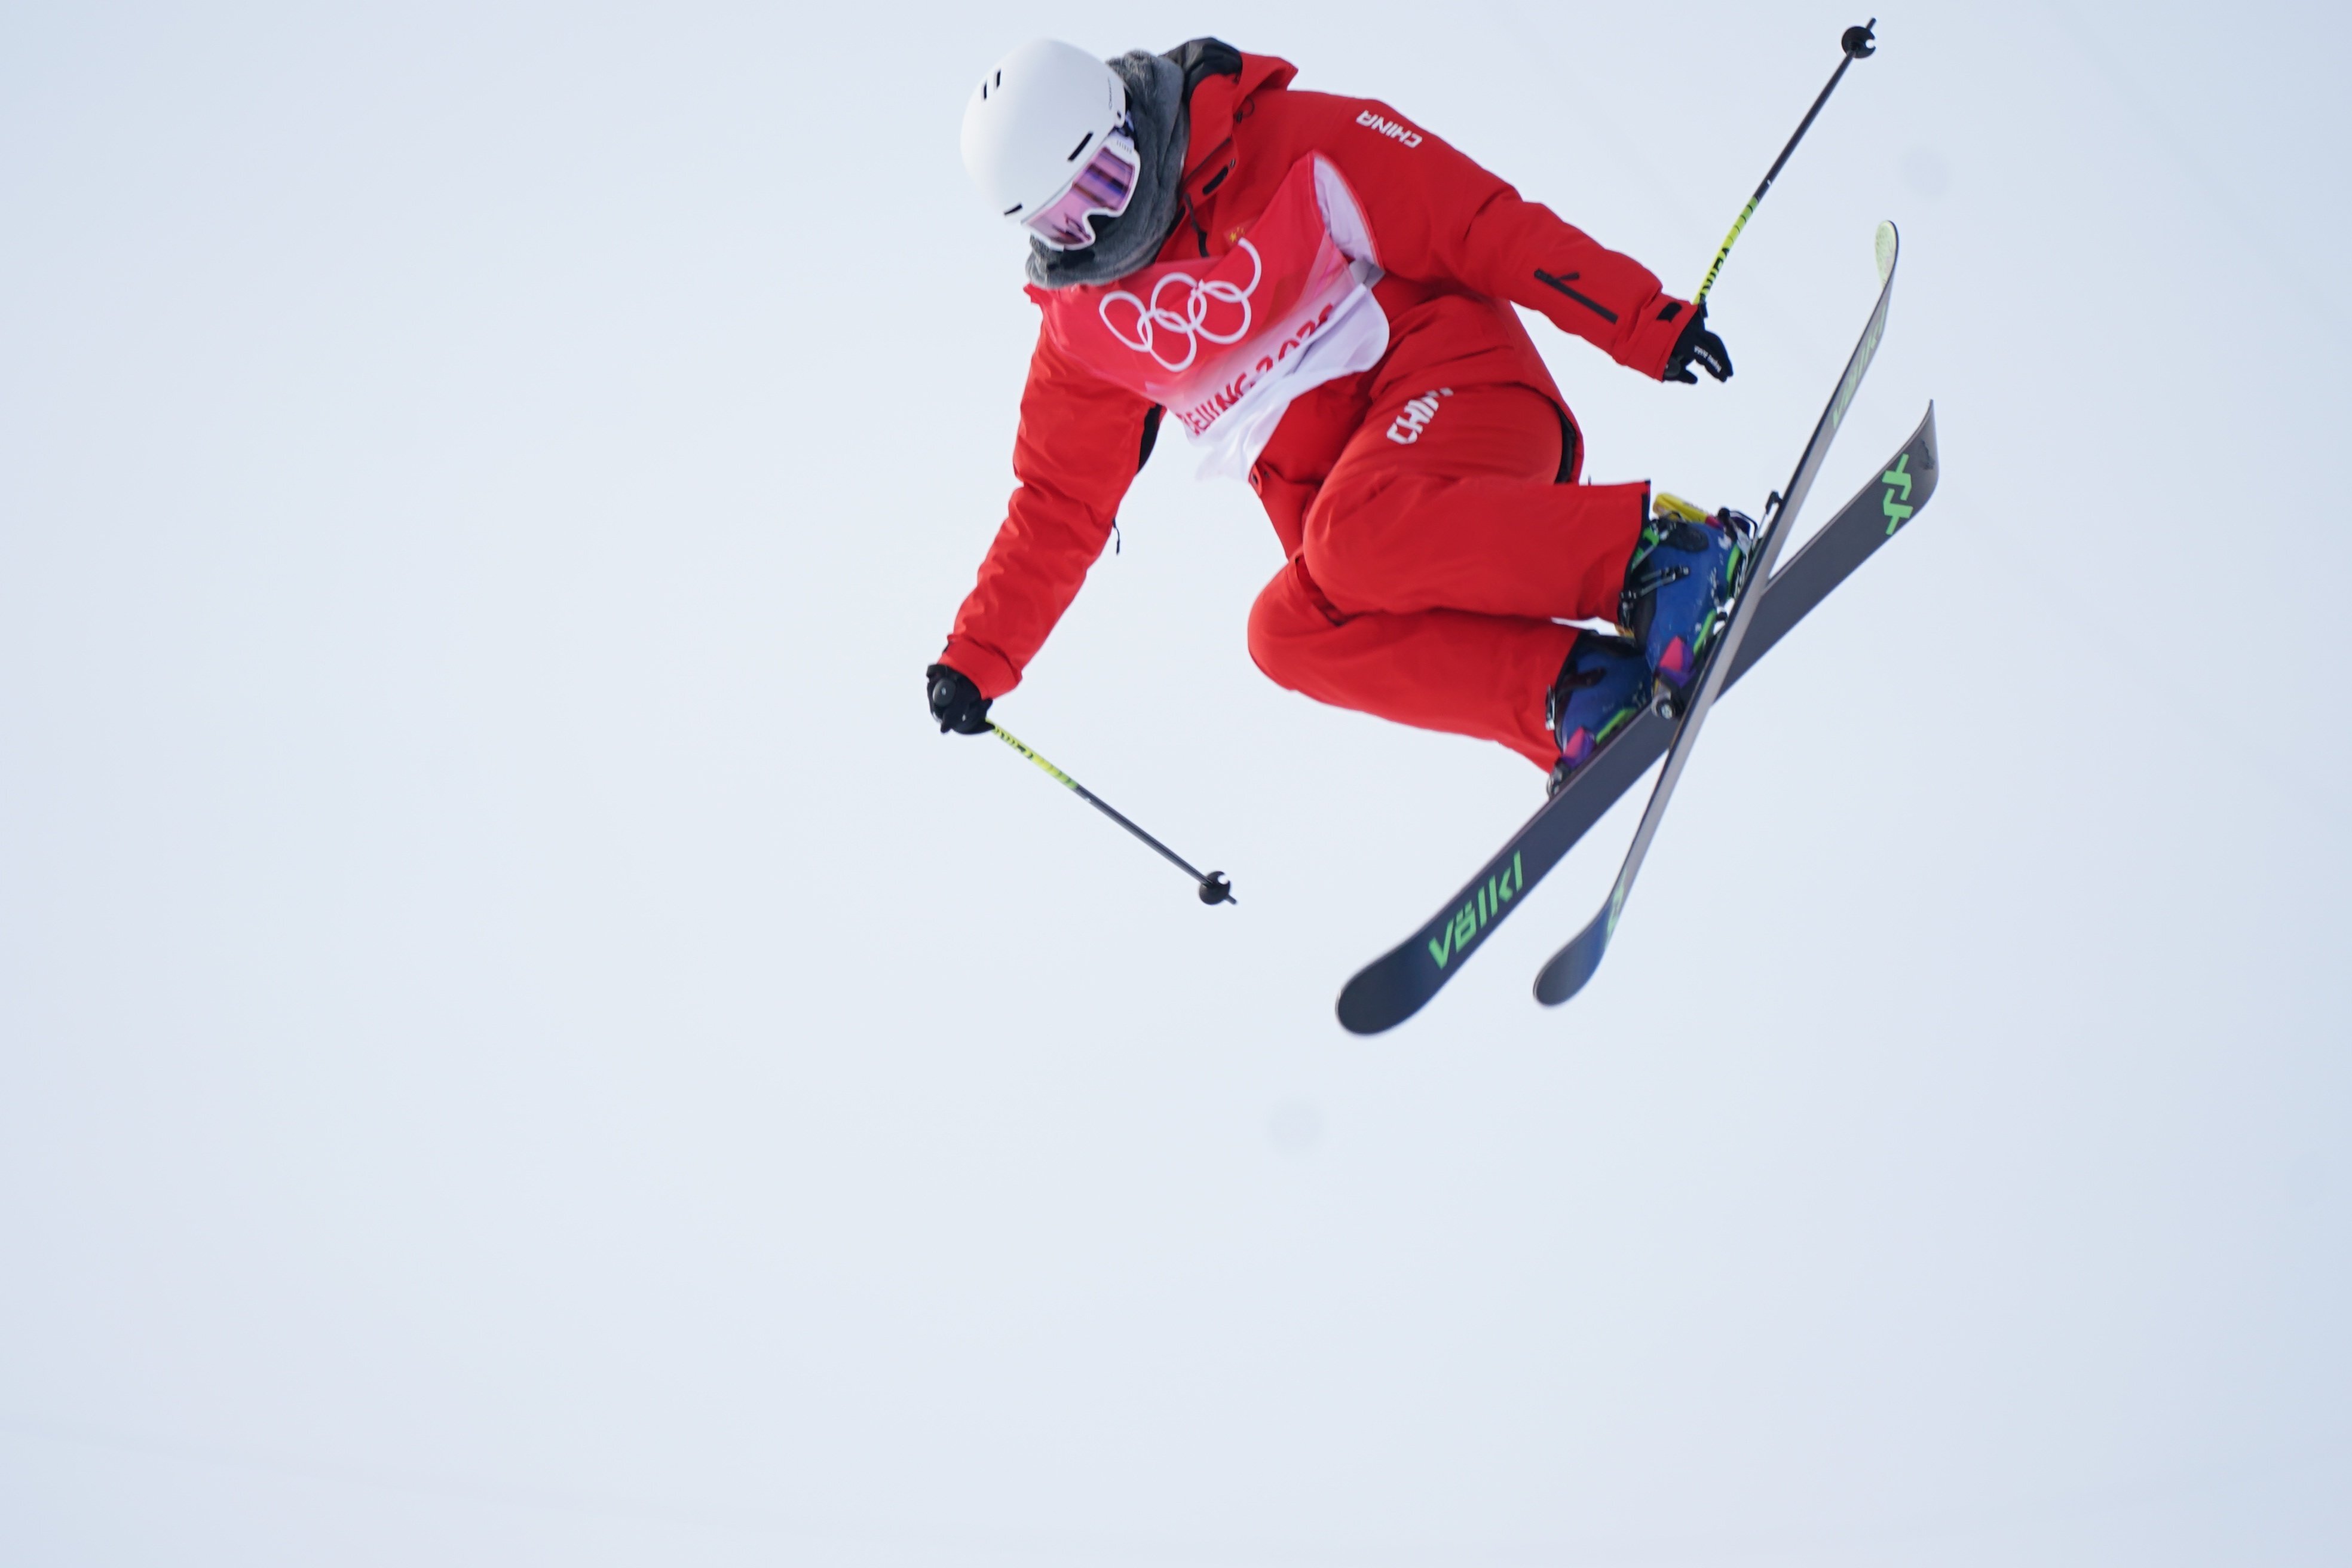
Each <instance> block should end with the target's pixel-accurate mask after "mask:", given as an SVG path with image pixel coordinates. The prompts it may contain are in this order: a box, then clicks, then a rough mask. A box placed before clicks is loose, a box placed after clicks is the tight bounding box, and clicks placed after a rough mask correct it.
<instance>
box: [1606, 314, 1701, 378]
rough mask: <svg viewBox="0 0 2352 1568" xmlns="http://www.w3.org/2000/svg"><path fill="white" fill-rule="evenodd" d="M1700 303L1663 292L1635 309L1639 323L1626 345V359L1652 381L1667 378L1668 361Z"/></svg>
mask: <svg viewBox="0 0 2352 1568" xmlns="http://www.w3.org/2000/svg"><path fill="white" fill-rule="evenodd" d="M1696 309H1697V307H1696V306H1695V305H1693V304H1692V303H1691V302H1690V301H1689V300H1677V299H1675V297H1674V296H1673V295H1672V294H1660V295H1657V296H1656V297H1655V298H1654V299H1652V300H1650V301H1649V302H1648V303H1647V304H1645V305H1643V307H1642V308H1641V310H1638V311H1636V312H1635V313H1634V320H1635V321H1636V322H1637V323H1638V325H1636V326H1635V328H1634V330H1633V337H1632V340H1631V341H1630V342H1627V343H1626V345H1625V355H1624V360H1623V363H1624V364H1625V366H1626V368H1628V369H1630V370H1638V371H1640V372H1641V373H1642V374H1643V375H1646V376H1648V377H1649V378H1650V379H1651V380H1652V381H1664V379H1665V376H1666V362H1667V361H1668V360H1670V359H1672V358H1674V357H1675V344H1676V343H1677V342H1681V341H1682V335H1683V329H1684V328H1685V327H1687V326H1689V325H1690V322H1691V312H1692V311H1693V310H1696Z"/></svg>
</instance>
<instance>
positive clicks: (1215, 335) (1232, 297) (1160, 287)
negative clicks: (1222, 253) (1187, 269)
mask: <svg viewBox="0 0 2352 1568" xmlns="http://www.w3.org/2000/svg"><path fill="white" fill-rule="evenodd" d="M1241 247H1242V248H1243V249H1244V250H1246V251H1248V252H1249V255H1250V280H1249V281H1248V282H1247V283H1240V284H1235V283H1224V282H1220V281H1218V280H1216V279H1211V280H1210V281H1208V282H1206V283H1203V282H1201V281H1200V280H1199V279H1195V278H1192V277H1191V276H1189V275H1187V274H1185V273H1182V272H1171V273H1169V274H1168V275H1167V276H1166V277H1165V278H1162V279H1160V281H1159V282H1157V283H1154V284H1153V285H1152V286H1151V298H1150V300H1144V299H1141V298H1139V297H1138V296H1136V295H1133V294H1130V293H1129V292H1128V291H1127V290H1126V289H1117V290H1115V291H1113V292H1112V293H1109V294H1106V295H1104V296H1103V302H1102V303H1101V305H1099V306H1098V307H1097V309H1096V314H1097V315H1099V316H1100V317H1101V318H1102V324H1103V326H1104V327H1105V328H1107V329H1108V331H1109V332H1110V335H1111V336H1112V337H1115V338H1117V339H1118V341H1119V342H1122V343H1125V344H1126V345H1127V346H1128V347H1129V348H1131V349H1133V350H1134V351H1135V352H1136V353H1141V354H1150V356H1151V357H1152V358H1153V359H1155V360H1157V361H1159V362H1160V368H1162V369H1163V370H1171V371H1176V370H1183V369H1185V368H1187V367H1188V366H1190V365H1191V364H1192V362H1193V361H1194V360H1195V359H1197V358H1199V357H1200V353H1201V344H1202V342H1212V343H1220V344H1223V343H1237V342H1241V341H1242V339H1243V338H1244V337H1245V336H1247V335H1248V333H1249V330H1250V296H1251V295H1253V294H1255V293H1256V292H1257V286H1258V282H1259V280H1260V279H1263V278H1264V277H1265V260H1264V258H1261V257H1260V256H1259V255H1258V253H1257V247H1256V246H1255V245H1252V244H1251V243H1250V242H1249V241H1248V240H1246V239H1244V240H1243V241H1242V242H1241ZM1180 286H1181V287H1182V288H1183V289H1186V290H1188V292H1187V293H1185V294H1184V295H1183V296H1182V300H1183V309H1182V310H1170V309H1169V308H1168V307H1167V306H1165V305H1162V304H1161V303H1160V296H1161V295H1162V294H1164V293H1166V292H1167V291H1168V290H1169V289H1174V288H1178V287H1180ZM1120 300H1125V301H1126V302H1127V303H1128V304H1129V305H1132V306H1134V307H1135V324H1134V327H1133V328H1132V329H1131V331H1132V335H1130V334H1129V332H1125V331H1120V330H1119V327H1118V322H1116V321H1112V320H1111V318H1110V308H1111V306H1113V305H1114V304H1117V303H1118V301H1120ZM1212 303H1214V304H1220V305H1239V306H1240V307H1241V308H1242V321H1241V325H1240V326H1238V327H1235V328H1234V330H1233V331H1230V332H1220V331H1215V330H1214V329H1213V328H1212V327H1211V326H1210V325H1209V307H1210V305H1211V304H1212ZM1163 336H1172V337H1179V338H1181V339H1183V340H1184V357H1183V358H1182V359H1180V360H1171V359H1169V358H1168V357H1167V356H1166V355H1164V354H1162V353H1160V341H1161V339H1162V337H1163Z"/></svg>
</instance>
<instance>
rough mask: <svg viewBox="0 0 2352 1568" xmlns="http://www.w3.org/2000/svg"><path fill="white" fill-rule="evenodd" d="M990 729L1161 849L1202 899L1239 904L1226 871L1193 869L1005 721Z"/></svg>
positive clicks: (1147, 842)
mask: <svg viewBox="0 0 2352 1568" xmlns="http://www.w3.org/2000/svg"><path fill="white" fill-rule="evenodd" d="M989 729H990V730H991V731H994V733H995V735H996V738H997V739H998V740H1000V741H1002V742H1004V743H1005V744H1006V745H1008V746H1010V747H1012V748H1013V750H1014V751H1016V752H1020V753H1021V754H1022V755H1023V756H1024V757H1026V758H1028V759H1029V760H1030V761H1031V762H1033V763H1036V764H1037V765H1038V766H1039V767H1041V768H1043V769H1045V771H1046V772H1047V773H1050V774H1052V775H1053V778H1054V782H1055V783H1056V784H1060V785H1061V786H1062V787H1063V788H1064V789H1066V790H1068V791H1069V792H1070V793H1071V794H1072V795H1076V796H1077V797H1078V798H1079V799H1080V800H1082V801H1085V802H1086V803H1087V805H1091V806H1093V807H1094V808H1095V809H1096V810H1097V811H1099V812H1101V813H1102V814H1103V815H1104V816H1108V817H1109V818H1110V819H1111V820H1112V821H1113V822H1116V823H1118V825H1119V826H1121V827H1124V828H1126V829H1127V830H1128V831H1129V833H1132V834H1134V835H1135V836H1136V837H1138V838H1140V839H1142V840H1143V841H1144V842H1145V843H1146V844H1149V845H1150V846H1151V847H1153V848H1154V849H1157V850H1159V851H1160V855H1161V857H1162V858H1165V859H1166V860H1167V861H1168V863H1169V864H1170V865H1171V866H1173V867H1175V868H1177V869H1178V870H1180V871H1181V872H1183V873H1184V875H1186V876H1187V877H1190V878H1192V880H1194V881H1195V882H1198V883H1199V884H1200V885H1201V901H1202V903H1204V904H1237V903H1240V902H1241V900H1239V899H1236V898H1234V885H1233V883H1231V882H1229V881H1227V880H1226V879H1225V874H1224V873H1223V871H1211V872H1209V873H1208V874H1207V875H1205V876H1204V875H1202V873H1201V872H1199V871H1197V870H1195V869H1193V868H1192V862H1191V861H1189V860H1187V859H1185V858H1184V857H1182V856H1181V855H1179V854H1177V853H1176V851H1174V850H1173V849H1171V848H1169V847H1168V846H1166V845H1165V844H1162V843H1160V840H1158V839H1157V838H1154V837H1151V835H1150V834H1149V833H1146V832H1144V831H1143V829H1141V828H1140V827H1138V826H1136V825H1135V824H1133V823H1132V822H1129V820H1128V819H1127V818H1126V817H1124V816H1120V815H1119V813H1118V811H1116V810H1114V809H1113V808H1112V807H1111V805H1110V804H1109V803H1108V801H1105V800H1104V799H1103V798H1102V797H1101V796H1099V795H1096V794H1095V793H1094V791H1092V790H1090V789H1088V788H1087V786H1086V785H1084V784H1080V783H1079V782H1078V781H1077V780H1076V779H1074V778H1072V777H1071V776H1070V775H1069V774H1067V773H1064V772H1063V771H1062V770H1061V769H1059V768H1057V767H1055V765H1054V764H1053V763H1049V762H1047V761H1046V760H1045V758H1043V757H1041V756H1039V755H1038V754H1037V753H1036V752H1033V751H1031V750H1030V749H1029V748H1028V747H1027V746H1025V745H1024V744H1023V743H1022V742H1020V741H1018V740H1016V739H1014V738H1013V731H1010V730H1008V729H1006V728H1005V727H1004V726H1003V725H1002V724H991V725H990V726H989Z"/></svg>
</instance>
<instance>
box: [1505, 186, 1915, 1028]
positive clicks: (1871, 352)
mask: <svg viewBox="0 0 2352 1568" xmlns="http://www.w3.org/2000/svg"><path fill="white" fill-rule="evenodd" d="M1877 247H1878V275H1879V279H1880V281H1879V286H1878V304H1877V306H1876V308H1875V309H1874V310H1872V311H1871V312H1870V321H1869V324H1868V325H1866V326H1864V328H1863V329H1862V338H1861V341H1860V342H1856V343H1855V344H1854V345H1853V356H1852V357H1851V358H1849V359H1848V360H1847V361H1846V362H1845V374H1843V375H1842V376H1840V377H1839V378H1838V384H1837V391H1836V392H1834V393H1832V395H1831V396H1830V403H1829V406H1828V407H1827V408H1824V409H1822V417H1821V422H1820V423H1819V424H1817V425H1815V426H1813V436H1812V439H1811V440H1810V441H1807V442H1806V443H1805V450H1804V453H1803V455H1802V456H1801V457H1799V458H1798V459H1797V471H1796V472H1795V473H1794V474H1793V475H1791V476H1790V479H1789V488H1788V489H1786V490H1784V491H1782V492H1781V496H1780V505H1779V507H1778V508H1776V509H1773V510H1771V511H1770V513H1769V516H1768V517H1767V519H1766V521H1765V524H1764V537H1763V539H1762V540H1761V541H1760V542H1759V543H1758V546H1757V552H1756V564H1755V566H1754V567H1753V568H1752V569H1751V570H1752V573H1753V575H1751V576H1750V577H1749V578H1748V584H1747V586H1746V587H1745V588H1743V589H1742V590H1741V592H1740V594H1739V596H1738V598H1737V599H1736V600H1734V601H1733V603H1732V606H1731V618H1730V621H1729V623H1728V624H1727V626H1725V627H1724V630H1723V640H1722V641H1721V642H1720V643H1718V644H1717V647H1716V649H1715V652H1714V654H1713V655H1712V656H1711V657H1710V658H1708V659H1707V662H1706V668H1704V669H1702V670H1701V671H1700V672H1699V678H1698V682H1697V689H1696V690H1695V691H1693V692H1691V693H1690V694H1689V695H1688V696H1687V697H1686V698H1685V699H1684V700H1683V701H1682V702H1681V704H1680V707H1681V710H1682V711H1681V717H1680V719H1679V721H1677V722H1676V724H1675V738H1674V743H1673V744H1672V745H1670V746H1668V747H1667V748H1666V761H1665V765H1664V766H1663V767H1661V768H1660V769H1659V770H1658V783H1657V787H1656V788H1655V789H1654V790H1652V791H1651V793H1650V804H1649V806H1648V808H1647V809H1645V810H1644V811H1643V813H1642V821H1641V825H1640V826H1637V827H1636V828H1634V829H1633V844H1632V846H1631V847H1629V848H1627V849H1626V851H1625V863H1624V865H1623V866H1622V867H1621V868H1619V869H1618V872H1617V881H1616V885H1615V886H1614V887H1612V888H1611V889H1610V890H1609V898H1608V900H1607V901H1606V902H1604V903H1603V904H1602V905H1601V908H1600V910H1599V911H1598V912H1597V913H1595V914H1594V915H1593V917H1592V918H1591V920H1590V921H1586V922H1585V926H1584V929H1583V930H1582V931H1578V932H1577V933H1576V935H1575V936H1573V937H1571V938H1570V939H1569V942H1568V945H1567V946H1565V947H1563V948H1561V949H1560V950H1559V952H1556V953H1554V954H1552V956H1551V962H1549V963H1546V964H1545V965H1544V966H1543V969H1542V971H1541V972H1540V973H1538V974H1537V976H1536V1000H1537V1001H1538V1002H1541V1003H1542V1004H1543V1005H1545V1006H1547V1007H1557V1006H1559V1005H1560V1004H1561V1003H1563V1002H1565V1001H1567V1000H1568V999H1569V998H1570V997H1571V996H1573V995H1575V994H1577V993H1578V992H1579V991H1581V990H1583V989H1584V985H1585V983H1586V982H1587V981H1589V980H1591V978H1592V976H1593V974H1594V973H1596V972H1597V971H1598V970H1599V969H1600V968H1601V959H1602V958H1603V957H1605V956H1606V955H1607V954H1608V952H1609V939H1610V938H1611V937H1612V936H1614V935H1615V934H1616V933H1617V919H1618V917H1619V916H1620V915H1622V914H1623V913H1624V912H1625V895H1626V894H1628V893H1630V892H1632V891H1633V879H1634V878H1636V877H1638V876H1639V875H1641V871H1642V859H1643V856H1645V855H1646V854H1648V853H1649V848H1650V841H1651V840H1652V839H1654V838H1655V837H1657V832H1658V824H1659V823H1661V822H1663V821H1664V820H1665V815H1666V805H1667V803H1668V802H1670V801H1671V800H1673V798H1674V794H1675V783H1676V781H1678V780H1679V779H1681V777H1682V773H1683V767H1684V764H1685V763H1688V762H1689V761H1690V754H1691V749H1692V748H1693V747H1694V746H1696V744H1697V743H1698V734H1699V729H1700V727H1701V726H1702V725H1704V724H1705V723H1706V715H1707V710H1709V709H1710V708H1712V707H1714V705H1715V699H1716V697H1717V694H1718V693H1720V692H1721V691H1722V689H1723V678H1724V677H1725V676H1726V675H1727V674H1728V673H1729V672H1730V668H1731V661H1732V660H1733V659H1735V658H1738V656H1739V645H1740V643H1741V642H1742V641H1743V640H1744V639H1745V638H1746V637H1747V635H1748V627H1749V626H1751V625H1752V624H1753V623H1754V622H1755V619H1756V612H1757V610H1758V609H1759V607H1760V606H1761V605H1762V604H1763V602H1764V594H1763V588H1764V586H1765V584H1767V583H1768V582H1769V580H1770V577H1771V573H1772V565H1773V563H1774V562H1775V561H1776V560H1777V559H1778V558H1779V556H1780V546H1781V544H1782V543H1783V542H1785V541H1786V540H1787V539H1788V537H1789V523H1790V519H1792V518H1794V517H1795V516H1796V515H1797V513H1798V512H1799V511H1800V510H1802V508H1803V507H1804V504H1805V496H1806V494H1807V492H1809V491H1810V490H1811V489H1812V488H1813V477H1814V476H1815V475H1816V474H1818V473H1820V472H1821V468H1822V460H1823V459H1825V458H1827V457H1828V456H1829V452H1830V443H1832V441H1834V440H1836V439H1837V433H1838V426H1839V425H1840V424H1841V423H1842V422H1843V420H1844V418H1845V411H1846V409H1847V407H1848V406H1849V405H1851V404H1852V403H1853V395H1854V393H1855V392H1856V391H1857V390H1858V389H1860V387H1861V385H1862V378H1863V377H1864V375H1867V374H1869V373H1870V362H1871V360H1872V358H1873V357H1874V356H1875V355H1876V354H1877V353H1878V343H1879V339H1880V338H1881V337H1882V336H1883V335H1884V334H1885V331H1886V308H1887V306H1888V305H1889V304H1890V303H1892V302H1893V300H1894V298H1895V258H1896V255H1897V253H1898V251H1899V249H1900V241H1899V240H1898V238H1897V237H1896V235H1895V226H1894V225H1893V224H1891V223H1883V224H1880V225H1879V226H1878V241H1877ZM1596 760H1597V759H1596Z"/></svg>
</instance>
